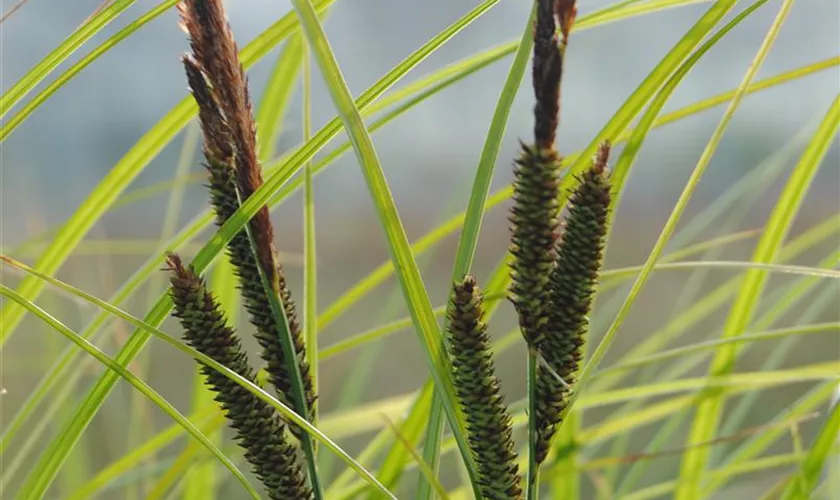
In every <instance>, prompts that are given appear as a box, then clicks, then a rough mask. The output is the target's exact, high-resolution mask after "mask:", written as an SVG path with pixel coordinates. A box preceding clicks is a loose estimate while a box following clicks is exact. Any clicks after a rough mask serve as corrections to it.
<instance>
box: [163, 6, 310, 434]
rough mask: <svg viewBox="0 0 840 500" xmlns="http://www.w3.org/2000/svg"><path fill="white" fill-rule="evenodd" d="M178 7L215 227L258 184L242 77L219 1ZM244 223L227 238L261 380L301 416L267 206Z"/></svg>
mask: <svg viewBox="0 0 840 500" xmlns="http://www.w3.org/2000/svg"><path fill="white" fill-rule="evenodd" d="M179 10H180V12H181V18H182V25H183V26H184V28H185V30H186V31H187V33H188V34H189V36H190V45H191V47H192V54H191V55H187V56H185V57H184V58H183V63H184V68H185V71H186V74H187V80H188V82H189V86H190V89H191V90H192V93H193V96H194V98H195V100H196V103H197V104H198V107H199V120H200V122H201V128H202V131H203V134H204V154H205V158H206V160H207V165H206V168H207V171H208V174H209V188H210V194H211V202H212V205H213V208H214V210H215V213H216V223H217V225H219V226H221V225H222V224H224V223H225V222H226V221H227V220H228V219H229V218H230V217H231V216H232V215H233V213H234V212H235V211H236V210H237V208H238V207H239V204H240V202H241V201H243V200H245V199H246V198H248V196H250V195H251V194H252V193H253V192H254V191H256V189H257V188H258V187H259V186H260V185H262V183H263V178H262V173H261V168H260V165H259V162H258V160H257V153H256V151H257V143H256V125H255V122H254V118H253V113H252V110H251V101H250V97H249V94H248V85H247V77H246V76H245V73H244V70H243V69H242V66H241V65H240V63H239V58H238V54H237V48H236V43H235V42H234V40H233V35H232V33H231V31H230V28H229V26H228V24H227V21H226V18H225V12H224V8H223V6H222V3H221V1H220V0H187V1H185V2H183V3H181V4H180V5H179ZM249 224H250V232H251V235H252V237H253V239H254V245H252V244H251V241H250V239H249V236H248V234H247V232H246V231H242V232H240V233H238V234H237V235H236V236H234V238H233V239H232V240H231V241H230V243H229V244H228V253H229V255H230V259H231V262H232V263H233V265H234V268H235V271H236V274H237V275H238V277H239V284H240V291H241V293H242V296H243V299H244V303H245V308H246V310H247V311H248V313H249V315H250V320H251V323H252V324H253V325H254V326H255V327H256V333H255V336H256V338H257V341H258V342H259V344H260V346H261V347H262V352H261V357H262V359H263V360H265V362H266V363H267V371H268V374H269V381H270V382H271V384H272V385H273V386H274V387H275V388H276V389H277V393H278V396H279V397H280V399H281V400H282V401H284V402H286V403H287V404H288V405H289V406H290V407H292V408H295V409H298V408H300V407H305V408H306V415H302V416H303V417H304V418H309V416H310V415H311V414H312V407H313V405H314V404H315V393H314V389H313V384H312V377H311V374H310V368H309V364H308V362H307V361H306V346H305V343H304V339H303V334H302V331H301V328H300V324H299V323H298V320H297V312H296V309H295V304H294V301H293V300H292V296H291V291H290V290H289V288H288V286H287V284H286V278H285V273H284V271H283V267H282V265H281V263H280V261H279V259H278V256H277V251H276V248H275V246H274V228H273V225H272V223H271V219H270V216H269V212H268V208H267V207H265V206H264V207H262V208H261V209H260V210H259V211H258V212H257V214H256V215H255V216H254V218H253V219H252V220H251V221H250V223H249ZM261 272H262V273H263V274H264V275H265V276H266V278H267V279H268V282H269V284H270V287H271V291H272V292H273V293H274V294H276V295H279V297H280V301H281V304H282V307H283V309H284V313H285V317H286V320H287V322H288V328H289V333H290V336H291V339H292V342H293V344H294V351H295V357H296V359H295V360H294V361H295V362H296V363H297V365H298V368H299V370H300V374H301V378H302V380H303V384H304V391H305V401H304V404H303V405H299V404H297V398H296V396H295V391H294V390H293V377H292V374H291V372H290V363H289V361H287V359H286V356H284V353H283V348H282V344H281V334H282V333H283V332H281V331H280V329H279V328H278V322H277V319H276V318H275V316H274V314H273V310H272V307H271V297H269V295H268V291H267V290H266V289H265V287H264V286H263V283H262V278H261V276H260V274H261ZM292 430H293V432H295V433H296V434H297V435H300V432H301V431H300V430H299V429H298V428H297V426H292Z"/></svg>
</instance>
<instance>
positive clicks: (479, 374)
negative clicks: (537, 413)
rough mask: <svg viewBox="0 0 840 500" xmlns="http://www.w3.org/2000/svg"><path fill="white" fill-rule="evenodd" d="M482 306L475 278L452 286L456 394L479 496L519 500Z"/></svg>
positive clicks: (450, 338) (450, 314)
mask: <svg viewBox="0 0 840 500" xmlns="http://www.w3.org/2000/svg"><path fill="white" fill-rule="evenodd" d="M482 302H483V298H482V294H481V290H480V289H479V287H478V285H477V284H476V282H475V278H474V277H472V276H466V277H465V278H464V279H463V280H462V281H461V282H460V283H455V284H454V285H453V288H452V294H451V297H450V299H449V307H448V310H447V315H448V317H449V336H448V341H449V342H448V343H449V353H450V356H451V359H452V369H453V378H454V384H455V391H456V394H457V396H458V401H459V403H460V405H461V409H462V410H463V412H464V416H465V417H466V420H467V439H468V440H469V443H470V448H471V450H472V452H473V454H474V458H475V462H476V466H477V467H478V476H479V477H478V480H479V483H480V487H481V492H482V495H484V496H485V497H486V498H493V499H500V500H501V499H511V500H513V499H520V498H522V488H521V487H520V484H519V483H520V481H521V479H520V476H519V466H518V465H517V464H516V451H515V447H514V442H513V438H512V427H511V420H510V414H509V412H508V408H507V406H506V405H505V402H504V396H503V395H502V393H501V388H500V386H499V385H500V383H499V379H498V378H497V377H496V369H495V366H494V364H493V356H492V351H491V342H490V337H489V336H488V335H487V324H486V323H485V322H484V307H483V305H482Z"/></svg>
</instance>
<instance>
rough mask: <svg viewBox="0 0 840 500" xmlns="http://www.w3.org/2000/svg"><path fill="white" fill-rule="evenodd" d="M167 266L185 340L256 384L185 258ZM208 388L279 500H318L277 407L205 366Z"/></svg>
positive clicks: (224, 321) (233, 335)
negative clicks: (287, 435)
mask: <svg viewBox="0 0 840 500" xmlns="http://www.w3.org/2000/svg"><path fill="white" fill-rule="evenodd" d="M167 264H168V266H169V269H168V270H169V272H170V282H171V284H172V292H171V295H172V300H173V302H174V304H175V309H174V311H173V313H172V314H173V316H175V317H177V318H179V319H180V321H181V325H182V326H183V328H184V339H185V340H186V342H187V343H188V344H189V345H190V346H192V347H193V348H195V349H196V350H197V351H198V352H200V353H202V354H205V355H206V356H208V357H210V358H212V359H213V360H214V361H216V362H218V363H219V364H222V365H224V366H226V367H227V368H230V369H231V370H232V371H234V372H236V373H237V374H239V375H241V376H242V377H243V378H246V379H248V380H249V381H251V382H252V383H254V384H256V383H257V381H256V377H255V373H254V370H253V368H251V366H250V364H249V363H248V356H247V354H246V353H245V352H244V351H243V349H242V345H241V344H240V341H239V338H238V336H237V335H236V333H235V332H234V330H233V328H231V327H230V326H228V324H227V319H226V318H225V315H224V313H223V312H222V311H221V309H220V307H219V305H218V303H217V302H216V299H215V298H214V297H213V296H212V294H211V293H210V292H209V291H208V290H207V287H206V285H205V283H204V281H203V280H202V279H201V278H200V277H199V276H197V275H196V274H195V273H194V272H193V270H192V269H190V268H188V267H185V266H184V265H183V263H182V262H181V258H180V257H179V256H178V255H176V254H174V253H173V254H169V255H168V257H167ZM201 371H202V373H203V374H204V376H205V377H206V380H207V384H208V385H209V386H210V387H211V388H212V390H213V391H214V392H215V393H216V397H215V399H216V401H218V402H219V403H220V404H221V406H222V408H223V409H224V411H225V413H226V415H227V419H228V421H229V422H230V425H231V427H233V428H234V429H235V430H236V439H237V440H238V441H239V444H240V445H241V446H242V448H243V449H244V450H245V459H246V460H247V461H248V462H249V463H250V464H251V465H252V467H253V471H254V473H255V474H256V475H257V477H259V479H260V480H261V481H262V483H263V484H264V485H265V489H266V492H267V493H268V496H269V498H272V499H274V500H281V499H282V500H292V499H294V500H306V499H310V498H314V497H313V495H312V490H311V489H310V488H309V486H307V483H306V478H305V476H304V474H303V471H302V466H301V463H300V461H299V457H298V452H297V449H296V447H295V446H293V445H292V444H291V443H289V442H288V440H287V439H286V436H285V430H286V426H285V425H284V423H283V422H282V420H281V419H280V418H279V416H278V415H277V413H276V412H275V410H274V408H272V407H271V406H269V405H268V404H267V403H266V402H264V401H262V400H261V399H259V398H258V397H256V396H254V395H253V394H251V393H250V392H249V391H248V390H247V389H245V388H244V387H242V386H241V385H239V384H237V383H236V382H234V381H233V380H231V379H230V378H228V377H227V376H226V375H224V374H223V373H220V372H218V371H217V370H215V369H213V368H211V367H209V366H207V365H203V366H202V368H201Z"/></svg>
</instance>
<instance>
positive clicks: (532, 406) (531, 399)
mask: <svg viewBox="0 0 840 500" xmlns="http://www.w3.org/2000/svg"><path fill="white" fill-rule="evenodd" d="M537 356H538V354H537V353H536V352H535V351H534V350H533V349H529V350H528V480H527V483H526V485H525V498H526V499H527V500H536V499H537V498H538V497H539V489H540V464H539V463H537V417H536V415H537Z"/></svg>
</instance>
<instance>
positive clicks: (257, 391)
mask: <svg viewBox="0 0 840 500" xmlns="http://www.w3.org/2000/svg"><path fill="white" fill-rule="evenodd" d="M0 262H3V263H5V264H8V265H11V266H13V267H15V268H17V269H20V270H21V271H23V272H25V273H27V274H29V275H30V276H33V277H35V278H37V279H39V280H44V281H45V282H47V283H49V284H51V285H54V286H57V287H59V288H61V289H63V290H65V291H67V292H69V293H72V294H74V295H77V296H78V297H80V298H82V299H83V300H85V301H88V302H90V303H92V304H94V305H96V306H97V307H99V308H101V309H103V310H104V311H106V312H107V313H110V314H113V315H115V316H117V317H119V318H121V319H123V320H125V321H127V322H129V323H130V324H132V325H134V326H135V327H136V328H138V330H140V331H142V332H143V333H145V334H146V335H153V336H155V337H157V338H159V339H161V340H163V341H164V342H166V343H167V344H169V345H170V346H172V347H174V348H175V349H177V350H179V351H181V352H183V353H185V354H187V355H188V356H189V357H191V358H193V359H195V360H197V361H200V362H201V363H203V364H206V365H208V366H209V367H211V368H213V369H214V370H216V371H218V372H221V373H222V374H224V375H225V376H226V377H228V378H229V379H231V380H232V381H234V382H236V383H237V384H239V385H241V386H242V387H244V388H245V389H247V390H248V391H249V392H251V394H253V395H255V396H257V397H258V398H260V399H262V400H263V401H265V402H266V403H268V404H270V405H271V406H273V407H274V408H275V409H277V411H279V412H280V413H281V414H282V416H283V417H284V418H285V419H287V420H288V421H290V423H291V424H293V425H297V426H299V427H301V428H302V429H303V430H304V431H306V434H309V435H311V436H313V437H314V438H315V439H316V440H317V441H318V442H320V443H322V444H323V445H324V446H326V447H327V448H328V449H329V450H330V451H332V452H333V453H335V454H337V455H338V456H339V457H340V458H341V459H342V461H344V462H345V463H346V464H347V465H348V466H349V467H351V468H352V469H353V470H354V471H356V472H357V473H358V474H359V475H360V476H362V477H363V478H364V479H365V481H367V482H368V483H369V484H370V485H371V486H373V487H374V488H376V489H378V490H380V491H381V492H382V493H384V494H385V496H386V498H392V499H394V498H395V497H394V496H393V495H392V494H391V493H390V492H388V490H387V489H385V488H384V487H383V486H382V485H381V483H379V482H378V481H377V480H376V478H375V477H373V475H371V473H370V472H368V471H367V470H366V469H365V468H364V467H362V466H361V465H360V464H359V463H358V462H356V461H355V460H353V458H352V457H351V456H350V455H349V454H347V452H346V451H344V450H343V449H341V448H340V447H339V446H338V445H336V444H335V443H334V442H333V441H332V440H331V439H330V438H328V437H327V436H326V435H325V434H324V433H323V432H321V431H320V430H319V429H317V428H315V427H314V426H313V425H312V424H310V423H309V422H308V421H306V420H305V419H304V418H302V417H301V416H300V415H298V414H297V412H295V411H294V410H292V409H290V408H289V407H287V406H285V405H284V404H283V403H281V402H279V401H278V400H277V399H276V398H274V397H272V396H271V395H269V394H268V393H267V392H265V390H263V389H262V388H261V387H259V386H257V385H255V384H254V383H252V382H251V381H249V380H247V379H245V378H244V377H242V376H241V375H239V374H238V373H236V372H233V371H232V370H230V369H229V368H227V367H226V366H223V365H221V364H219V363H217V362H216V361H215V360H213V359H212V358H210V357H208V356H206V355H204V354H202V353H200V352H198V351H196V350H195V349H193V348H191V347H189V346H187V345H184V344H183V343H181V342H180V341H179V340H178V339H176V338H174V337H171V336H169V335H167V334H165V333H163V332H161V331H160V330H158V329H157V328H156V327H155V326H153V325H151V324H149V323H148V322H147V321H143V320H140V319H138V318H136V317H134V316H132V315H131V314H128V313H126V312H124V311H122V310H120V309H118V308H116V307H114V306H113V305H111V304H109V303H108V302H105V301H103V300H101V299H99V298H97V297H94V296H93V295H91V294H89V293H87V292H84V291H82V290H80V289H78V288H75V287H72V286H70V285H68V284H66V283H64V282H62V281H60V280H57V279H55V278H53V277H51V276H49V275H47V274H44V273H41V272H38V271H37V270H35V269H33V268H30V267H29V266H26V265H25V264H22V263H20V262H16V261H14V260H12V259H9V258H8V257H2V258H0ZM2 290H6V291H4V294H6V293H8V294H14V295H15V296H19V294H17V292H15V291H14V290H11V289H8V288H6V287H3V289H2ZM36 307H37V306H36ZM79 340H80V341H81V342H85V343H86V344H89V342H87V341H85V340H84V339H83V338H81V337H79ZM115 363H117V364H119V362H118V360H115ZM123 369H124V367H123ZM48 458H49V456H48ZM54 463H55V461H52V462H48V464H49V465H52V464H54ZM39 470H40V469H39ZM46 474H47V475H49V474H54V472H50V471H47V473H46ZM51 479H52V477H50V481H51ZM36 480H38V478H37V477H36ZM48 486H49V485H46V486H44V487H45V488H46V487H48ZM22 489H23V490H24V491H26V492H27V493H28V494H29V497H32V498H40V496H39V495H42V493H37V494H33V493H32V489H31V488H22ZM29 497H27V498H29Z"/></svg>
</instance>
